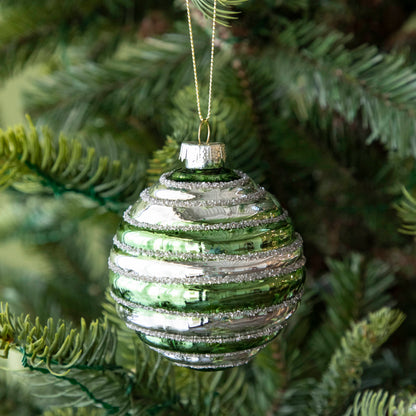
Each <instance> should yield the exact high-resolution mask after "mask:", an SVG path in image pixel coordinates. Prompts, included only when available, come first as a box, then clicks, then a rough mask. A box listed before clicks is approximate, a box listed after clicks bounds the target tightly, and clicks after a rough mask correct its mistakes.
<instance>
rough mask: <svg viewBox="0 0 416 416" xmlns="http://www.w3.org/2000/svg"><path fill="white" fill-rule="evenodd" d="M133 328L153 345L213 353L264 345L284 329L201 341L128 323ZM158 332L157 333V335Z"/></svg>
mask: <svg viewBox="0 0 416 416" xmlns="http://www.w3.org/2000/svg"><path fill="white" fill-rule="evenodd" d="M127 325H128V326H129V327H130V328H131V329H134V330H135V331H136V333H137V335H138V336H139V338H140V339H141V340H142V341H144V342H145V343H146V344H148V345H149V346H151V347H154V348H159V349H163V350H169V351H177V352H184V353H200V354H203V353H213V354H220V353H225V354H226V353H231V352H236V351H242V350H247V349H251V348H255V347H258V346H261V345H264V344H266V343H268V342H270V341H271V340H272V339H273V338H275V337H276V336H277V335H278V334H279V332H280V331H281V330H282V329H283V327H282V326H278V327H276V328H272V329H271V330H270V331H269V333H267V334H265V335H260V336H257V335H255V334H253V335H252V337H250V338H248V337H247V338H245V339H241V340H239V339H237V338H230V339H229V341H227V339H226V338H224V339H223V340H220V341H219V340H216V341H208V342H207V341H200V340H198V338H189V340H186V339H174V338H172V337H174V336H173V335H170V334H168V333H162V332H159V333H157V332H156V331H155V332H154V334H152V331H146V332H147V333H144V332H142V330H137V329H135V328H134V327H133V326H131V325H130V324H127ZM156 334H157V335H156Z"/></svg>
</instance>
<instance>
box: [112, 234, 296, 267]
mask: <svg viewBox="0 0 416 416" xmlns="http://www.w3.org/2000/svg"><path fill="white" fill-rule="evenodd" d="M295 235H296V240H295V241H294V242H293V243H291V244H289V245H287V246H284V247H281V248H276V249H273V250H267V251H258V252H252V253H248V254H213V253H195V254H193V253H182V252H174V251H160V250H145V249H140V248H135V247H132V246H129V245H127V244H125V243H122V242H121V241H119V240H118V238H117V236H116V235H115V236H114V238H113V243H114V245H115V246H116V247H118V248H119V249H121V250H123V251H124V252H126V253H128V254H131V255H134V256H146V257H156V258H160V259H175V260H176V259H177V260H181V261H197V260H202V261H210V260H211V261H221V260H223V261H250V260H261V259H266V258H270V257H276V258H286V257H287V256H289V255H290V254H293V252H294V251H296V250H298V249H299V248H301V247H302V237H301V236H300V235H299V234H298V233H295Z"/></svg>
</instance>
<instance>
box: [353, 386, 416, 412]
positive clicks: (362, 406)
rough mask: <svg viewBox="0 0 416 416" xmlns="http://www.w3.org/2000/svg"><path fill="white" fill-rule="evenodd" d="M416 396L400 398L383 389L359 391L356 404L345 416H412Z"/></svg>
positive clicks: (415, 410)
mask: <svg viewBox="0 0 416 416" xmlns="http://www.w3.org/2000/svg"><path fill="white" fill-rule="evenodd" d="M415 400H416V399H415V398H410V399H400V398H398V397H396V396H395V395H391V396H389V394H388V393H387V392H383V391H381V390H380V391H377V392H373V391H365V392H364V393H357V395H356V396H355V398H354V404H353V405H352V406H351V407H350V408H349V409H348V411H347V412H346V413H345V416H395V415H401V416H412V415H414V414H415V413H416V409H415V408H414V406H415V403H416V401H415Z"/></svg>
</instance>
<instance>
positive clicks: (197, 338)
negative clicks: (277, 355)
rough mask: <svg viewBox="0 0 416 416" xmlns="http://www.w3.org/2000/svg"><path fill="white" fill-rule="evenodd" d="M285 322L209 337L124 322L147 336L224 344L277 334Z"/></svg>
mask: <svg viewBox="0 0 416 416" xmlns="http://www.w3.org/2000/svg"><path fill="white" fill-rule="evenodd" d="M285 324H286V323H284V324H278V325H273V326H271V327H269V328H264V329H262V330H260V331H253V332H248V333H246V332H245V333H241V334H237V335H233V336H230V337H210V336H185V335H179V334H172V333H169V332H163V331H156V330H153V329H148V328H144V327H142V326H139V325H136V324H133V323H131V322H126V325H127V326H128V327H129V328H130V329H133V330H135V331H137V332H141V333H142V334H145V335H147V336H149V337H155V338H160V339H170V340H174V341H179V342H181V341H182V342H192V343H201V342H205V343H207V344H224V343H227V342H239V341H245V340H249V339H256V338H261V337H266V336H268V335H273V334H277V333H278V332H280V330H282V329H283V328H284V326H285Z"/></svg>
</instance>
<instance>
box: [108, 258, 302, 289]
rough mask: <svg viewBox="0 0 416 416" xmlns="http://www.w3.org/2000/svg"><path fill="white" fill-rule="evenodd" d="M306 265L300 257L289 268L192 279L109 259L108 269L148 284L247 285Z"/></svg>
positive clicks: (207, 275) (282, 274)
mask: <svg viewBox="0 0 416 416" xmlns="http://www.w3.org/2000/svg"><path fill="white" fill-rule="evenodd" d="M305 263H306V260H305V257H303V256H302V257H300V258H299V259H298V260H297V261H296V262H294V263H293V264H291V265H289V266H287V267H277V268H276V267H268V268H266V269H265V270H260V271H259V270H253V272H251V273H244V274H230V275H222V276H209V273H205V274H204V275H203V276H192V277H187V276H184V277H158V276H145V275H141V274H140V273H137V272H135V271H132V270H124V269H122V268H121V267H118V266H117V265H115V264H114V263H113V262H112V261H111V260H110V259H108V267H109V269H110V270H112V271H113V272H114V273H117V274H119V275H122V276H126V277H129V278H131V279H133V280H137V281H141V282H148V283H160V284H192V285H213V284H223V283H245V282H253V281H256V280H262V279H267V278H269V277H278V276H284V275H287V274H290V273H293V272H295V271H296V270H299V269H300V268H301V267H303V266H304V265H305Z"/></svg>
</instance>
